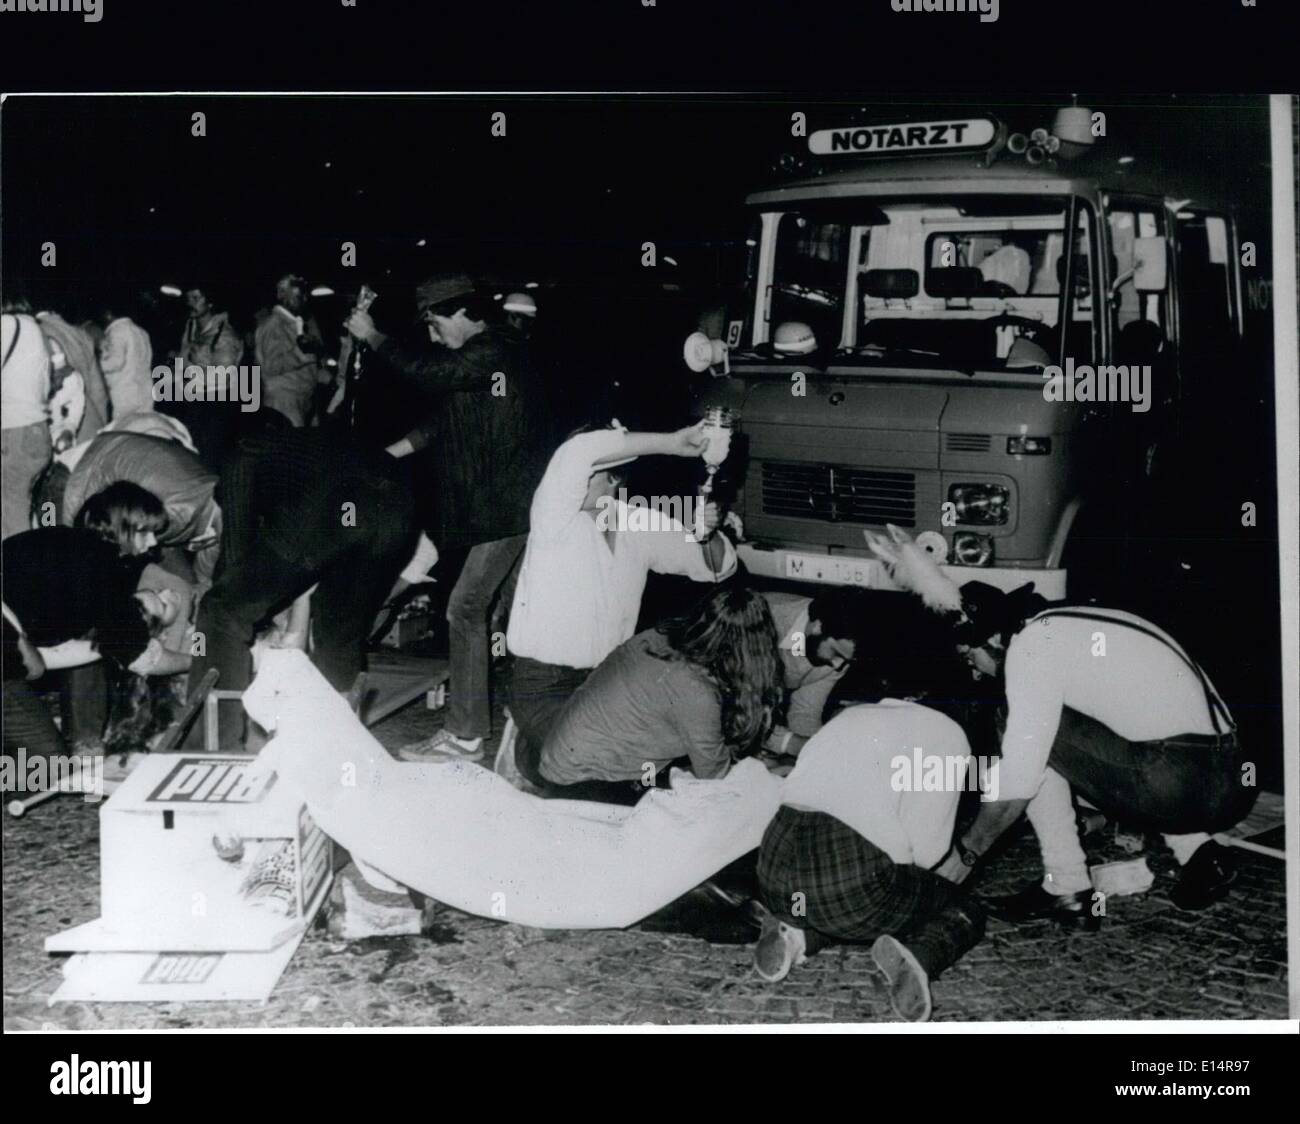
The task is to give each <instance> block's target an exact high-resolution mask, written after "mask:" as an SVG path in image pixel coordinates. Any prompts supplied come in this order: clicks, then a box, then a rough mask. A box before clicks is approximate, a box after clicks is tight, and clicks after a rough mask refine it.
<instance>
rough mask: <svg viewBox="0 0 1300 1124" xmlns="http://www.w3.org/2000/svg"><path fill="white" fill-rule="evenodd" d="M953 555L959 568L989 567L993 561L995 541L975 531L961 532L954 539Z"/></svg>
mask: <svg viewBox="0 0 1300 1124" xmlns="http://www.w3.org/2000/svg"><path fill="white" fill-rule="evenodd" d="M952 555H953V561H954V562H955V563H957V565H959V566H988V565H989V564H991V563H992V561H993V540H992V539H991V538H990V537H989V536H988V535H977V534H976V533H975V532H974V531H959V532H958V533H957V534H955V535H953V537H952Z"/></svg>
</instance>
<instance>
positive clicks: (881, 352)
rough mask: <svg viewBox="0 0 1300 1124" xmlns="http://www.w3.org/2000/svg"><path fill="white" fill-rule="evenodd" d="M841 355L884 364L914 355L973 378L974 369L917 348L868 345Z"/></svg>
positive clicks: (936, 353)
mask: <svg viewBox="0 0 1300 1124" xmlns="http://www.w3.org/2000/svg"><path fill="white" fill-rule="evenodd" d="M843 354H847V355H853V356H855V357H857V358H862V357H864V356H869V357H871V358H878V359H880V360H881V362H886V361H887V360H888V359H889V357H890V356H897V355H916V356H920V357H922V358H924V359H927V360H929V359H933V360H934V361H935V362H934V365H935V366H937V367H943V368H945V369H946V370H951V371H956V372H957V373H958V374H961V375H966V376H967V377H968V378H974V377H975V368H974V367H973V366H969V365H962V364H958V363H956V362H954V361H953V360H951V359H948V358H945V357H944V356H943V355H942V354H941V353H940V352H937V351H925V350H924V349H923V348H919V347H886V348H875V347H871V346H870V345H868V346H865V347H853V348H845V350H844V352H843Z"/></svg>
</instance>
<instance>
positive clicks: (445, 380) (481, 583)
mask: <svg viewBox="0 0 1300 1124" xmlns="http://www.w3.org/2000/svg"><path fill="white" fill-rule="evenodd" d="M416 296H417V302H416V303H417V306H418V307H419V309H420V312H421V315H422V317H423V319H424V322H425V324H426V326H427V328H428V332H429V337H430V339H431V341H432V342H433V344H434V347H433V348H431V349H430V350H429V351H428V352H427V353H423V354H418V355H417V354H412V353H411V352H409V351H408V350H406V349H405V348H403V347H402V346H401V345H399V344H398V343H397V342H396V341H395V340H391V339H389V338H388V337H387V336H385V335H384V334H383V333H381V332H379V331H377V330H376V328H375V325H374V321H373V320H372V319H371V318H370V316H369V314H368V313H365V312H354V313H353V314H352V316H351V317H350V318H349V319H348V321H347V328H348V331H349V332H350V333H351V334H352V335H353V336H355V337H356V338H357V339H359V340H363V341H364V342H365V343H367V344H368V345H369V346H370V347H371V348H373V349H374V350H375V351H377V352H378V354H379V356H380V357H381V358H382V359H383V360H384V361H385V362H386V363H387V364H388V365H389V366H390V367H391V368H392V369H393V370H394V371H396V372H397V373H398V374H399V376H400V377H402V378H404V379H405V380H406V381H407V382H408V383H409V384H410V386H411V387H412V388H413V389H414V390H415V391H416V392H417V393H418V394H420V395H421V397H423V398H425V399H427V400H429V401H430V403H431V406H432V407H433V411H432V413H431V414H430V415H429V417H428V420H427V421H425V422H424V423H423V424H422V425H419V426H417V427H416V428H415V429H413V430H411V431H410V432H409V433H408V434H407V436H406V437H404V438H402V439H401V440H400V441H398V442H396V443H395V444H394V445H392V446H390V447H389V449H388V451H389V452H390V453H392V454H393V455H394V456H398V457H401V456H407V455H409V454H411V453H413V452H415V451H417V450H419V449H422V448H426V447H427V448H429V449H430V452H431V461H432V466H431V467H432V470H433V472H434V478H435V481H436V485H437V488H438V514H437V519H436V524H437V525H436V527H435V528H434V535H433V537H434V540H435V542H436V543H437V545H438V548H439V549H440V550H442V551H450V550H455V549H456V548H457V547H461V548H468V550H469V554H468V557H467V558H466V560H465V564H464V567H463V569H462V570H461V573H460V577H459V579H458V580H457V582H456V585H455V588H454V589H453V590H452V593H451V598H450V601H449V604H448V606H447V620H448V622H449V624H450V626H451V698H450V702H449V706H448V713H447V722H446V726H445V728H444V729H443V730H442V731H440V732H439V733H438V734H437V735H435V737H434V738H432V739H429V740H428V741H426V742H422V743H419V744H418V745H416V746H411V747H407V748H406V749H404V750H403V751H402V756H403V757H404V758H405V759H406V760H417V761H418V760H426V759H432V758H437V757H444V756H447V755H448V754H451V755H454V756H464V757H469V758H471V759H477V758H478V757H480V756H481V755H482V752H483V740H484V738H486V737H487V736H488V735H490V734H491V726H492V715H491V708H490V705H489V698H488V680H489V670H490V663H489V660H490V643H489V637H488V626H487V621H488V614H489V612H490V610H491V608H492V605H493V603H494V602H495V601H496V600H497V598H498V596H499V595H500V593H501V591H502V590H503V588H506V587H508V585H509V582H510V578H511V576H512V575H513V574H515V573H516V572H517V570H518V566H519V563H520V561H521V559H522V557H523V553H524V547H525V545H526V543H527V539H528V509H529V505H530V504H531V502H532V495H533V490H534V488H536V486H537V483H538V480H539V479H540V478H541V474H542V470H543V468H544V466H545V460H546V457H547V456H548V455H549V453H550V451H551V450H550V448H549V447H548V442H547V437H548V433H547V432H546V429H545V423H544V419H545V417H546V416H547V413H548V410H547V407H546V404H545V403H544V402H542V401H541V400H540V399H541V394H540V385H539V383H538V380H537V375H536V373H535V370H534V368H533V365H532V362H531V361H530V358H529V354H528V349H527V343H526V340H525V339H524V338H523V336H522V335H520V334H519V333H518V332H516V331H514V330H512V329H510V328H509V327H508V326H503V325H498V324H496V323H492V322H490V321H489V315H490V310H489V305H488V303H487V302H486V301H482V300H480V299H479V298H477V297H476V296H475V294H474V284H473V282H472V281H471V280H470V278H469V277H467V276H465V275H463V274H442V275H439V276H436V277H433V278H430V279H429V280H428V281H426V282H424V284H422V285H421V286H420V287H419V289H418V290H417V294H416Z"/></svg>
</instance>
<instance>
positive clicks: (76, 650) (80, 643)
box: [37, 640, 99, 671]
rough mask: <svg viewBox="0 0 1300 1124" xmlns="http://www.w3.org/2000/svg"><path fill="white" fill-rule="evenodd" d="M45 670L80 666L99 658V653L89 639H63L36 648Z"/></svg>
mask: <svg viewBox="0 0 1300 1124" xmlns="http://www.w3.org/2000/svg"><path fill="white" fill-rule="evenodd" d="M37 651H38V652H40V654H41V659H42V660H43V661H44V663H45V670H46V671H58V670H59V669H60V668H65V667H82V666H83V665H85V664H88V663H94V662H95V661H96V660H97V659H99V653H98V652H97V651H96V650H95V647H94V645H93V644H91V642H90V641H89V640H65V641H64V642H63V643H62V644H55V645H54V647H52V648H38V649H37Z"/></svg>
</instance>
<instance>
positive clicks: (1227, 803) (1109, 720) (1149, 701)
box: [941, 583, 1256, 931]
mask: <svg viewBox="0 0 1300 1124" xmlns="http://www.w3.org/2000/svg"><path fill="white" fill-rule="evenodd" d="M968 586H971V587H973V588H968V587H967V586H963V587H962V592H963V597H964V598H965V600H966V601H967V603H968V604H969V605H971V606H972V607H974V606H976V605H981V606H982V611H981V609H975V610H974V612H972V613H970V614H969V615H970V616H971V617H972V621H971V624H970V625H969V626H968V631H967V632H966V634H965V636H964V639H965V641H966V646H967V651H968V653H969V659H970V660H971V663H972V665H973V666H974V667H975V668H976V669H977V670H978V671H981V672H982V673H984V674H993V675H996V674H999V673H1000V674H1001V675H1002V677H1003V679H1004V681H1005V690H1006V696H1007V726H1006V731H1005V733H1004V734H1003V737H1002V764H1001V768H1000V774H1001V775H1000V780H999V787H1000V790H1001V791H1000V799H999V800H998V801H996V802H994V803H990V804H987V805H986V806H985V807H983V808H982V809H981V811H980V815H979V816H978V817H977V819H976V821H975V823H974V824H972V825H971V828H970V830H969V831H968V832H967V833H966V835H965V837H964V839H962V840H960V841H959V843H958V846H957V848H956V854H954V855H952V856H949V858H948V859H947V860H946V861H945V864H944V867H943V868H941V871H942V873H944V874H945V875H947V876H948V877H953V878H955V879H956V880H959V881H960V880H961V879H962V878H964V877H965V876H966V874H967V873H968V872H969V870H970V867H971V865H973V863H974V862H976V861H978V857H979V856H980V855H982V854H983V853H984V852H985V851H986V850H987V849H988V848H989V847H990V846H991V845H992V844H993V842H994V840H996V839H997V838H998V836H999V835H1001V834H1002V832H1003V831H1004V830H1005V829H1006V828H1007V827H1009V826H1010V824H1011V823H1013V822H1014V821H1015V820H1016V819H1018V818H1019V816H1020V813H1021V812H1022V811H1023V812H1025V813H1026V814H1027V815H1028V817H1029V822H1030V824H1031V825H1032V826H1033V828H1034V832H1035V834H1036V835H1037V836H1038V843H1039V847H1040V848H1041V850H1042V855H1043V867H1044V870H1045V872H1046V873H1045V877H1044V879H1043V882H1042V884H1041V886H1033V887H1030V888H1028V889H1027V890H1025V891H1022V892H1021V893H1019V894H1015V895H1012V896H1010V897H1006V898H1000V899H992V900H990V902H989V906H990V909H991V910H992V911H993V912H995V913H996V914H997V915H998V916H1001V917H1004V918H1006V919H1007V920H1013V921H1020V920H1027V919H1029V918H1034V917H1044V916H1047V917H1053V918H1055V919H1056V920H1058V921H1061V922H1062V923H1063V924H1066V925H1070V926H1073V927H1077V928H1082V929H1086V930H1090V931H1091V930H1095V929H1096V928H1097V927H1098V926H1099V925H1100V922H1101V917H1102V915H1103V908H1102V906H1103V904H1104V903H1103V901H1102V899H1101V897H1100V895H1098V894H1097V893H1095V892H1094V890H1093V887H1092V881H1091V878H1090V876H1089V873H1088V865H1087V857H1086V855H1085V854H1084V852H1083V848H1082V846H1081V845H1080V843H1079V835H1078V829H1077V826H1076V821H1075V815H1074V806H1073V802H1072V800H1071V795H1070V790H1071V788H1073V789H1074V790H1075V791H1077V792H1079V793H1080V794H1082V795H1083V796H1085V797H1086V798H1087V799H1088V800H1089V801H1090V802H1091V803H1092V804H1093V805H1094V806H1095V807H1097V808H1098V809H1099V810H1100V811H1102V812H1104V813H1105V814H1107V815H1109V816H1111V817H1112V818H1115V819H1118V820H1119V821H1120V822H1122V823H1124V824H1126V825H1132V826H1134V827H1140V828H1148V829H1151V830H1154V831H1158V832H1160V833H1161V834H1162V835H1163V836H1164V840H1165V843H1166V844H1167V845H1168V846H1169V848H1170V850H1171V851H1173V853H1174V857H1175V858H1176V859H1177V860H1178V863H1179V865H1180V866H1181V868H1182V869H1181V870H1180V872H1179V876H1178V880H1177V882H1176V883H1175V885H1174V887H1173V889H1172V891H1171V893H1170V896H1171V898H1172V899H1173V902H1174V904H1175V905H1176V906H1178V907H1179V908H1181V909H1189V910H1195V909H1204V908H1205V907H1206V906H1208V905H1211V904H1212V903H1214V902H1216V901H1218V900H1219V899H1221V898H1222V897H1224V896H1225V895H1226V894H1227V892H1228V888H1229V886H1231V884H1232V883H1233V881H1235V878H1236V870H1235V867H1234V865H1233V863H1232V860H1231V857H1230V854H1229V852H1228V850H1227V849H1226V848H1225V847H1222V846H1220V845H1219V844H1218V843H1216V842H1214V840H1213V839H1211V838H1210V833H1211V832H1215V831H1222V830H1224V829H1226V828H1228V827H1231V826H1232V825H1233V824H1235V823H1237V822H1238V821H1239V820H1240V819H1241V818H1242V817H1243V816H1244V815H1245V814H1246V812H1247V811H1249V808H1250V805H1251V803H1253V800H1254V796H1255V793H1256V790H1255V788H1254V787H1253V785H1252V784H1251V783H1250V782H1249V780H1248V777H1249V773H1248V772H1247V771H1246V770H1245V767H1246V765H1247V764H1248V762H1247V761H1246V758H1245V756H1244V754H1243V751H1242V746H1241V744H1240V742H1239V740H1238V738H1237V730H1236V726H1235V724H1234V723H1233V720H1232V716H1231V715H1230V714H1229V713H1228V708H1227V707H1226V706H1225V705H1224V703H1223V700H1222V699H1221V698H1220V697H1219V695H1218V692H1217V691H1216V690H1215V689H1214V685H1213V684H1212V683H1211V682H1210V680H1209V678H1208V676H1206V674H1205V672H1204V671H1203V670H1202V669H1201V668H1200V666H1199V665H1198V664H1197V663H1196V662H1195V661H1194V660H1193V659H1192V658H1191V657H1190V656H1188V655H1187V653H1186V652H1184V651H1183V649H1182V648H1181V647H1180V646H1179V645H1178V644H1177V643H1176V642H1175V641H1174V640H1173V639H1172V638H1170V637H1169V636H1168V635H1167V634H1165V633H1164V632H1163V631H1161V630H1160V629H1159V628H1157V627H1156V626H1155V625H1153V624H1151V623H1150V622H1149V621H1146V620H1143V619H1142V618H1141V617H1138V616H1135V615H1133V614H1132V613H1126V612H1120V611H1118V610H1114V609H1101V608H1097V607H1095V606H1081V607H1073V606H1051V607H1049V608H1047V609H1046V611H1045V612H1042V613H1039V614H1037V615H1032V614H1031V615H1029V616H1028V618H1027V619H1026V618H1024V617H1021V619H1019V620H1017V619H1016V618H1017V617H1019V616H1020V613H1019V612H1013V613H1011V614H1010V616H1009V617H1008V615H1007V614H1006V610H1005V606H1006V605H1007V603H1008V602H1009V600H1010V599H1011V598H1012V597H1014V595H1007V594H1002V593H1000V592H999V591H996V590H992V589H991V587H988V586H982V587H981V583H968Z"/></svg>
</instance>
